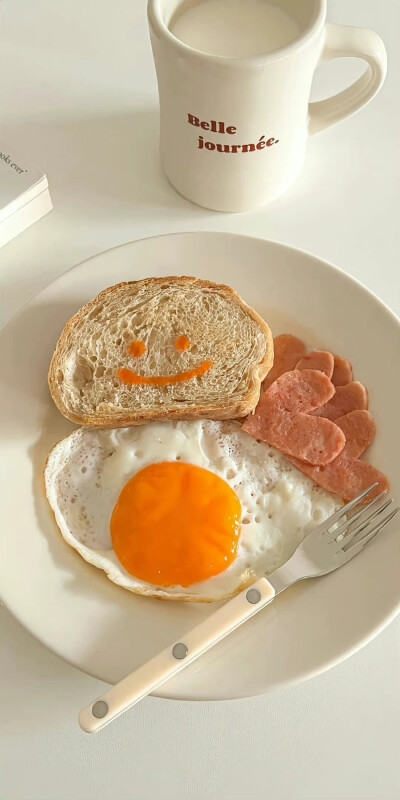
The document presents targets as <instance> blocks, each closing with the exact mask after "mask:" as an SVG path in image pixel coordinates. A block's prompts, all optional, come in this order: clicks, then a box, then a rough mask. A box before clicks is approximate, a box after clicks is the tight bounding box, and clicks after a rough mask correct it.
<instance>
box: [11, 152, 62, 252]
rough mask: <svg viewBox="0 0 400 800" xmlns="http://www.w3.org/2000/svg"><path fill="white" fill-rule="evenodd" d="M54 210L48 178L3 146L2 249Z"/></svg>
mask: <svg viewBox="0 0 400 800" xmlns="http://www.w3.org/2000/svg"><path fill="white" fill-rule="evenodd" d="M52 208H53V206H52V202H51V198H50V192H49V186H48V183H47V178H46V175H45V174H44V173H43V172H41V171H40V170H39V169H38V168H37V167H35V166H34V165H33V164H30V163H29V162H28V161H26V160H25V159H23V158H21V157H20V156H19V155H18V154H17V153H16V152H15V151H14V149H13V148H12V147H9V146H7V145H5V144H2V143H1V142H0V247H1V246H2V245H4V244H6V243H7V242H9V241H10V239H13V238H14V236H18V234H19V233H21V232H22V231H24V230H25V228H28V227H29V225H32V224H33V223H34V222H37V220H38V219H41V217H44V215H45V214H47V213H48V212H49V211H51V209H52Z"/></svg>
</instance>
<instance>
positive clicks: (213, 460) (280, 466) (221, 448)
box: [45, 420, 342, 602]
mask: <svg viewBox="0 0 400 800" xmlns="http://www.w3.org/2000/svg"><path fill="white" fill-rule="evenodd" d="M175 460H180V461H182V462H186V463H189V464H193V465H195V466H199V467H204V468H205V469H208V470H210V471H211V472H213V473H215V474H216V475H218V476H219V477H220V478H223V479H224V480H225V481H226V482H227V483H228V484H229V485H230V486H231V487H232V488H233V489H234V491H235V492H236V494H237V496H238V498H239V500H240V502H241V506H242V526H241V533H240V540H239V546H238V551H237V557H236V559H235V561H234V562H233V563H232V564H231V565H230V566H229V567H228V569H226V570H225V572H223V573H220V574H219V575H215V576H214V577H212V578H209V579H208V580H205V581H202V582H201V583H197V584H193V585H191V586H189V587H182V586H169V587H160V586H154V585H152V584H149V583H145V582H143V581H141V580H139V579H137V578H135V577H134V576H133V575H130V574H129V572H127V571H126V570H125V569H124V567H123V566H122V564H121V563H120V562H119V560H118V558H117V556H116V554H115V552H114V550H113V547H112V541H111V536H110V519H111V515H112V512H113V509H114V506H115V504H116V502H117V500H118V497H119V495H120V493H121V491H122V489H123V487H124V486H125V484H126V483H127V482H128V481H129V480H130V479H131V478H132V477H133V475H135V474H136V473H137V472H139V470H141V469H143V468H144V467H146V466H148V465H149V464H153V463H155V462H160V461H175ZM45 487H46V493H47V497H48V500H49V502H50V505H51V507H52V509H53V511H54V514H55V518H56V521H57V524H58V526H59V528H60V530H61V533H62V536H63V537H64V539H65V541H66V542H67V543H68V544H69V545H71V546H72V547H73V548H75V549H76V550H77V551H78V552H79V553H80V555H81V556H82V557H83V558H84V559H85V560H86V561H88V562H89V563H90V564H94V566H96V567H99V568H100V569H103V570H104V571H105V572H106V573H107V575H108V577H109V578H110V580H112V581H114V583H117V584H119V585H120V586H123V587H124V588H126V589H129V590H130V591H133V592H136V593H138V594H146V595H151V596H154V597H160V598H164V599H167V598H168V599H171V600H194V601H203V602H212V601H215V600H221V599H223V598H225V597H229V596H231V595H233V594H235V592H237V591H239V590H240V589H242V588H243V587H244V586H246V585H248V584H249V583H251V582H253V581H254V580H255V579H256V578H257V577H259V576H261V575H263V574H269V573H271V572H273V571H274V570H275V569H277V568H278V567H279V566H281V565H282V564H283V563H284V562H285V561H286V560H287V559H288V558H289V557H290V556H291V555H292V553H293V552H294V550H295V548H296V547H297V545H298V544H299V542H300V541H301V540H302V539H303V538H304V536H305V535H306V534H307V533H308V532H309V531H310V530H312V528H313V527H315V525H317V524H319V523H320V522H322V521H323V520H324V519H326V518H327V517H328V516H330V514H332V513H333V512H334V511H335V510H337V509H338V508H339V507H340V506H341V505H342V502H341V500H340V499H339V498H338V497H336V496H334V495H331V494H328V493H327V492H325V491H324V490H323V489H320V488H319V487H317V486H316V485H315V484H314V483H313V482H312V481H311V480H310V479H309V478H307V477H306V476H305V475H303V474H302V473H300V472H299V471H298V470H297V469H296V468H295V467H294V466H292V465H291V464H290V463H289V462H288V461H287V460H286V458H285V457H284V456H283V455H282V454H281V453H280V452H279V451H277V450H275V449H274V448H272V447H269V446H268V445H266V444H264V443H262V442H257V441H256V440H255V439H253V438H252V437H251V436H249V435H248V434H246V433H244V432H243V431H242V430H241V427H240V425H239V424H238V423H236V422H230V421H228V422H225V421H223V422H215V421H212V420H198V421H194V422H163V423H154V422H153V423H149V424H148V425H143V426H141V427H137V428H124V429H121V428H118V429H116V430H105V431H101V430H91V429H87V428H79V429H78V430H76V431H74V432H73V433H72V434H71V435H70V436H69V437H68V438H67V439H63V440H62V441H61V442H59V443H58V444H57V445H56V446H55V447H54V448H53V450H52V451H51V453H50V455H49V457H48V460H47V464H46V468H45ZM155 558H156V554H155Z"/></svg>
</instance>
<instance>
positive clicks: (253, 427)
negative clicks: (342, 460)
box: [243, 369, 345, 466]
mask: <svg viewBox="0 0 400 800" xmlns="http://www.w3.org/2000/svg"><path fill="white" fill-rule="evenodd" d="M334 391H335V389H334V386H333V384H332V383H331V381H330V380H329V378H327V376H326V375H324V373H323V372H320V371H318V370H307V369H306V370H296V369H295V370H292V371H290V372H285V373H284V374H283V375H281V376H280V377H279V378H277V379H276V380H275V381H274V383H273V384H272V385H271V386H270V387H269V389H268V390H267V391H266V392H264V394H263V395H262V396H261V399H260V401H259V403H258V406H257V408H256V409H255V412H254V414H252V415H249V416H248V417H247V419H246V420H245V422H244V424H243V430H244V431H246V433H249V434H250V435H251V436H254V438H256V439H259V440H261V441H263V442H267V443H268V444H270V445H271V446H272V447H276V448H277V449H278V450H281V451H282V453H286V455H290V456H293V457H295V458H297V459H301V460H302V461H306V462H308V463H310V464H314V465H315V464H316V465H320V466H324V465H326V464H329V463H330V462H331V461H333V459H334V458H336V457H337V456H338V455H339V453H340V452H341V451H342V450H343V447H344V445H345V435H344V433H343V431H342V430H341V429H340V428H339V427H338V426H337V425H335V424H334V423H333V422H331V421H330V420H328V419H324V418H322V417H321V418H319V417H314V416H310V413H309V412H311V411H314V410H315V409H316V408H319V406H321V405H323V404H326V403H327V402H328V400H329V399H330V398H331V397H332V396H333V393H334Z"/></svg>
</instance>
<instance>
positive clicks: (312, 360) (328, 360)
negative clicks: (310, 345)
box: [296, 350, 334, 383]
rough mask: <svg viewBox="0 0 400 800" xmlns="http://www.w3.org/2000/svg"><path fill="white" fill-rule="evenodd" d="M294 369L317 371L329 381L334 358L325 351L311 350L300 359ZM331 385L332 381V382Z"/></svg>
mask: <svg viewBox="0 0 400 800" xmlns="http://www.w3.org/2000/svg"><path fill="white" fill-rule="evenodd" d="M296 369H319V371H320V372H324V373H325V375H326V376H327V377H328V378H329V380H331V378H332V375H333V369H334V358H333V355H332V353H328V352H326V351H325V350H312V351H311V353H308V354H307V355H306V356H303V358H301V359H300V361H298V362H297V364H296ZM332 383H333V381H332Z"/></svg>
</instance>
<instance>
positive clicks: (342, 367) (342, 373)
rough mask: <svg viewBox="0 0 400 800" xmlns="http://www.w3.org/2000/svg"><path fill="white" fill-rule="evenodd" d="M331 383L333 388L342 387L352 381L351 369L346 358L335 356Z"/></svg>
mask: <svg viewBox="0 0 400 800" xmlns="http://www.w3.org/2000/svg"><path fill="white" fill-rule="evenodd" d="M334 362H335V363H334V367H333V375H332V377H331V381H332V383H333V385H334V386H344V385H345V384H346V383H350V382H351V381H352V380H353V367H352V366H351V364H350V361H348V360H347V358H340V357H339V356H335V359H334Z"/></svg>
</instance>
